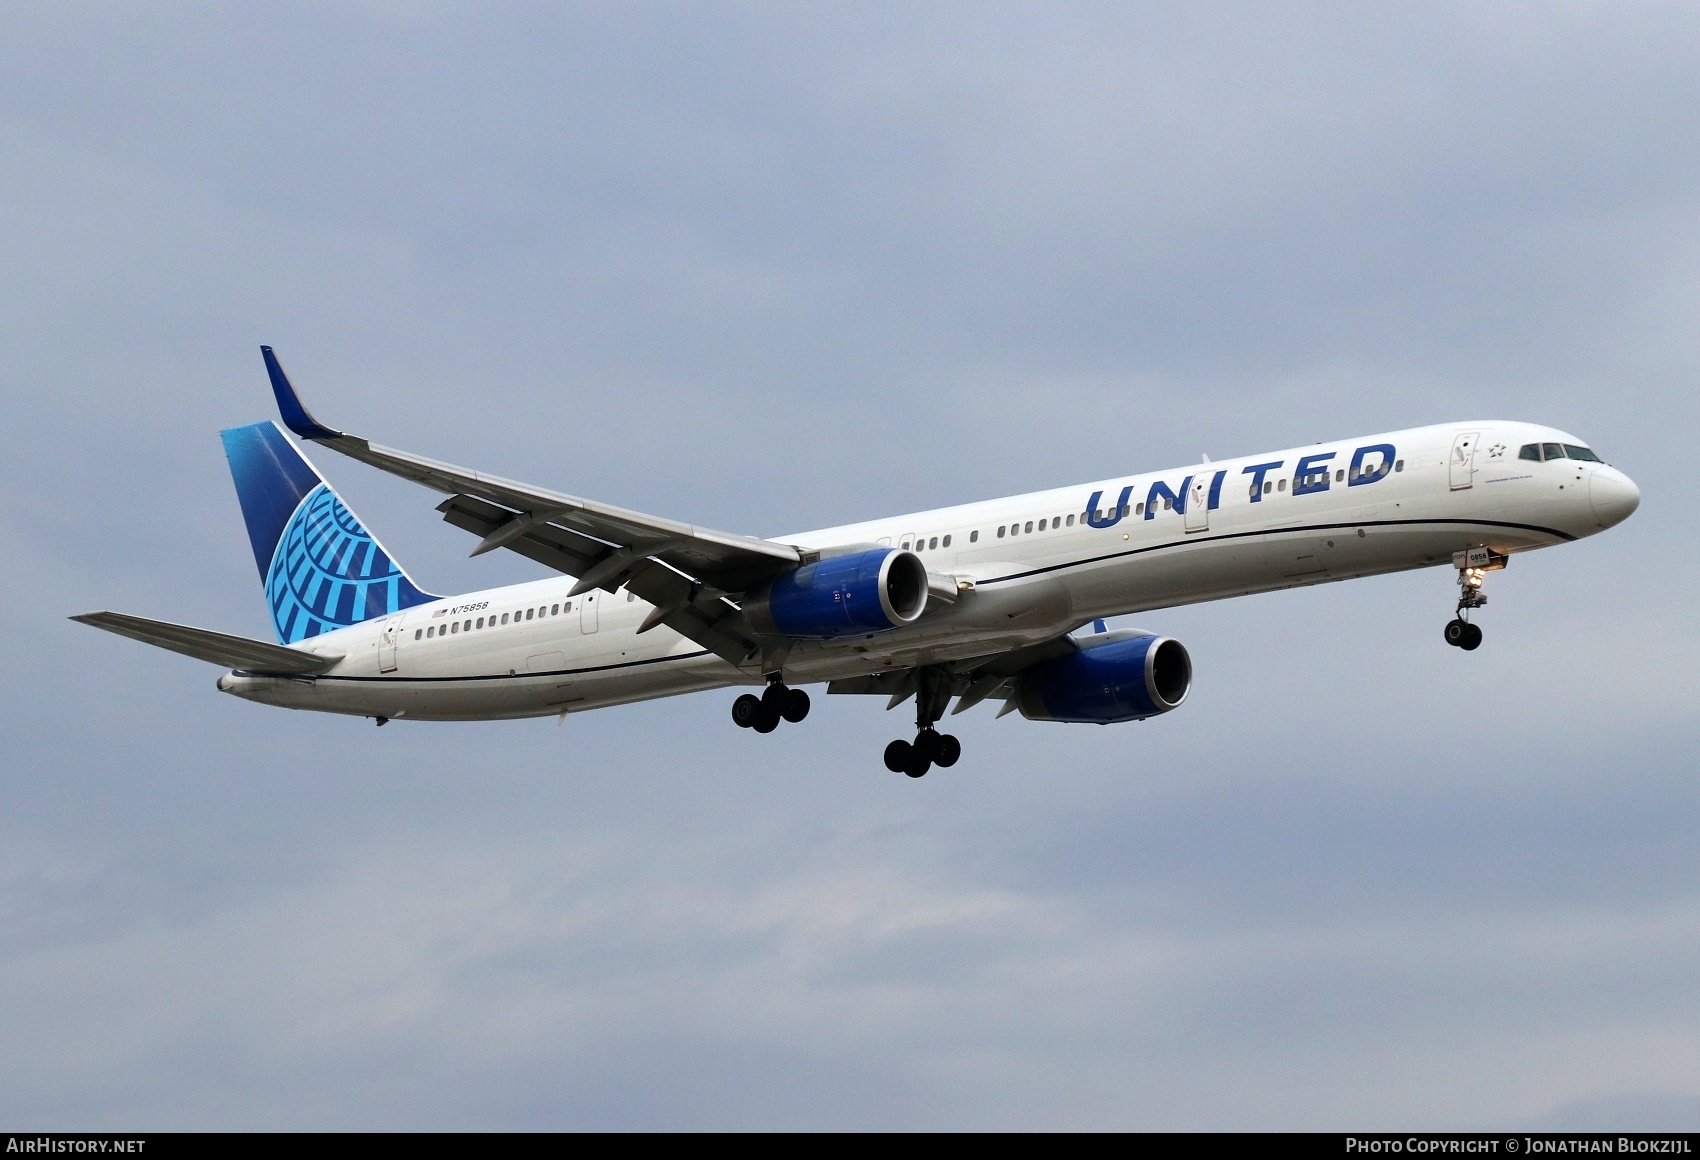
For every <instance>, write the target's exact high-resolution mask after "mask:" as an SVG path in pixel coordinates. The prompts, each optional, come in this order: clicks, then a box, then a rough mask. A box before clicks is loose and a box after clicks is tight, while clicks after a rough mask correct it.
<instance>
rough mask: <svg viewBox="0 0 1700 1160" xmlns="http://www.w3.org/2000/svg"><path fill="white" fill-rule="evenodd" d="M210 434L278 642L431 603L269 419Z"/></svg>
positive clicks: (428, 595) (284, 642) (315, 634)
mask: <svg viewBox="0 0 1700 1160" xmlns="http://www.w3.org/2000/svg"><path fill="white" fill-rule="evenodd" d="M219 436H220V438H222V439H223V440H224V455H225V458H226V459H228V460H229V461H230V474H231V477H232V478H233V479H235V481H236V498H237V499H239V500H240V501H241V503H242V518H243V519H244V520H246V521H247V523H248V540H249V542H250V543H252V544H253V546H254V563H255V564H257V565H259V568H260V578H261V579H262V580H263V581H264V582H265V586H266V603H267V604H268V605H270V607H271V611H272V624H273V626H274V627H275V628H276V629H277V639H278V641H279V643H281V644H294V643H295V642H296V641H298V640H305V639H306V638H308V637H310V636H318V635H319V634H320V633H321V632H329V631H330V630H331V629H333V628H345V627H347V626H348V625H351V624H359V623H360V622H361V621H363V620H371V619H372V618H373V617H377V616H387V615H389V614H390V613H392V612H398V611H400V610H401V609H403V608H411V607H413V606H414V605H415V604H424V603H426V602H428V601H431V600H435V599H437V598H436V597H435V596H432V595H430V594H429V593H426V592H422V591H420V590H419V588H418V587H417V586H416V585H415V584H414V583H413V581H412V580H411V579H409V578H408V576H407V574H406V573H405V572H403V571H402V570H401V568H400V566H399V565H397V564H396V562H395V561H394V560H392V559H390V556H389V553H388V552H385V551H384V549H383V548H382V547H381V546H380V545H379V543H378V541H377V540H375V539H373V538H372V534H371V533H370V532H368V531H367V530H366V529H365V528H364V527H363V526H361V523H360V521H359V520H358V519H356V518H355V516H354V513H353V512H351V511H349V510H348V508H347V507H345V506H344V505H343V502H342V499H341V498H340V497H339V496H338V495H337V494H336V492H334V491H332V490H331V488H330V485H329V484H327V483H326V482H325V481H324V479H323V478H322V477H320V475H319V473H318V472H317V471H315V470H314V469H313V465H312V464H311V463H308V462H307V460H306V459H305V458H303V457H302V455H301V452H299V451H297V450H296V449H295V446H294V444H292V443H290V442H289V440H288V439H285V438H284V436H283V432H282V431H279V430H278V429H277V425H276V424H275V423H270V422H266V423H255V424H252V425H251V426H248V427H232V428H230V429H229V430H228V431H221V432H219Z"/></svg>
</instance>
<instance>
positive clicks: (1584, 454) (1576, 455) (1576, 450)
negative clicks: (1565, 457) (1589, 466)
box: [1564, 443, 1605, 463]
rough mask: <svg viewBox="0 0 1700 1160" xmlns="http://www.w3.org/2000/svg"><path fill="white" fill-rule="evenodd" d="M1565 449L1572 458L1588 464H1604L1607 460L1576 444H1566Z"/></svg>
mask: <svg viewBox="0 0 1700 1160" xmlns="http://www.w3.org/2000/svg"><path fill="white" fill-rule="evenodd" d="M1564 449H1565V450H1566V451H1568V452H1569V453H1570V458H1572V459H1580V460H1583V461H1584V462H1587V463H1604V462H1605V460H1603V459H1601V458H1600V457H1599V456H1598V455H1595V454H1594V453H1593V452H1592V451H1589V450H1588V449H1587V448H1586V447H1578V446H1576V444H1574V443H1566V444H1565V445H1564Z"/></svg>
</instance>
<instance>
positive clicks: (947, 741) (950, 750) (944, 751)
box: [933, 733, 962, 769]
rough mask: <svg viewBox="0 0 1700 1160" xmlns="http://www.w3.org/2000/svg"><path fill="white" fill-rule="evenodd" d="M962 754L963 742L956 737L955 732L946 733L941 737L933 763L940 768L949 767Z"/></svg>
mask: <svg viewBox="0 0 1700 1160" xmlns="http://www.w3.org/2000/svg"><path fill="white" fill-rule="evenodd" d="M961 756H962V742H960V741H958V740H957V739H956V735H955V734H954V733H946V734H945V735H944V736H942V737H940V738H939V744H938V752H937V753H935V754H934V755H933V764H934V765H936V766H938V767H939V768H940V769H949V768H950V767H951V766H953V765H955V764H956V762H957V759H958V758H960V757H961Z"/></svg>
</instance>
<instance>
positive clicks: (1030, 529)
mask: <svg viewBox="0 0 1700 1160" xmlns="http://www.w3.org/2000/svg"><path fill="white" fill-rule="evenodd" d="M1021 530H1022V531H1023V532H1026V533H1028V534H1029V535H1031V534H1032V532H1033V521H1032V520H1028V521H1027V526H1026V527H1024V528H1022V529H1021Z"/></svg>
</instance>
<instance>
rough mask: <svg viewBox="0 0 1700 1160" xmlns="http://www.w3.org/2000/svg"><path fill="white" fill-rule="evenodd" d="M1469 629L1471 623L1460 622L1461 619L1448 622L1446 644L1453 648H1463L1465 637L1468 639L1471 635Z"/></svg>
mask: <svg viewBox="0 0 1700 1160" xmlns="http://www.w3.org/2000/svg"><path fill="white" fill-rule="evenodd" d="M1469 627H1470V624H1469V622H1468V621H1465V620H1459V619H1456V618H1454V619H1452V620H1449V621H1447V622H1446V643H1447V644H1449V645H1451V646H1452V647H1453V648H1461V647H1463V644H1464V639H1465V637H1467V636H1468V635H1469V631H1468V630H1469Z"/></svg>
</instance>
